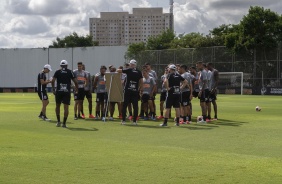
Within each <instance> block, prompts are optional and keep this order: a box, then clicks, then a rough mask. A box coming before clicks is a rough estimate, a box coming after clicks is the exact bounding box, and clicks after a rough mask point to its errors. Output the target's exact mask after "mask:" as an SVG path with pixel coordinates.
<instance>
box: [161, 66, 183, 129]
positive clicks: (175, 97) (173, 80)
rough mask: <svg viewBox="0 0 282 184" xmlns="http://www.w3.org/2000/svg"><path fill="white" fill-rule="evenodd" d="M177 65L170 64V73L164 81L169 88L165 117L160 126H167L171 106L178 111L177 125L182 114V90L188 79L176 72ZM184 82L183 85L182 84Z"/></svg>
mask: <svg viewBox="0 0 282 184" xmlns="http://www.w3.org/2000/svg"><path fill="white" fill-rule="evenodd" d="M176 69H177V68H176V66H175V65H170V66H169V74H168V75H167V77H166V79H165V81H164V83H165V87H166V89H167V98H166V102H165V103H166V105H165V106H166V107H165V108H166V111H165V118H164V121H163V124H160V126H167V121H168V118H169V112H170V109H171V107H172V106H173V107H174V108H175V113H176V124H175V125H176V126H179V116H180V110H179V107H180V90H181V89H182V88H183V87H184V86H185V85H187V83H188V82H187V80H185V79H184V78H183V77H182V76H181V75H179V74H177V73H176ZM181 82H182V85H181V84H180V83H181Z"/></svg>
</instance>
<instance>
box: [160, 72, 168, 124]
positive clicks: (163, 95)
mask: <svg viewBox="0 0 282 184" xmlns="http://www.w3.org/2000/svg"><path fill="white" fill-rule="evenodd" d="M167 74H168V67H166V68H165V72H164V74H163V75H162V76H161V81H162V90H161V95H160V113H161V115H160V116H159V117H158V119H163V118H164V113H163V112H164V102H165V99H166V92H167V91H166V87H165V85H164V81H165V79H166V76H167Z"/></svg>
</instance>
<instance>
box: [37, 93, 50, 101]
mask: <svg viewBox="0 0 282 184" xmlns="http://www.w3.org/2000/svg"><path fill="white" fill-rule="evenodd" d="M38 96H39V98H40V100H48V95H47V92H46V91H38Z"/></svg>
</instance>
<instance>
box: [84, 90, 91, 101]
mask: <svg viewBox="0 0 282 184" xmlns="http://www.w3.org/2000/svg"><path fill="white" fill-rule="evenodd" d="M84 96H85V97H86V98H87V99H92V93H91V91H85V90H84Z"/></svg>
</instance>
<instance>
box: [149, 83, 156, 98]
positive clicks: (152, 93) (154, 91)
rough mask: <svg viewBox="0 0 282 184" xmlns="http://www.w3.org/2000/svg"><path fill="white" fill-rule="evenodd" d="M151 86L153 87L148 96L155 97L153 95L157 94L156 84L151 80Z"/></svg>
mask: <svg viewBox="0 0 282 184" xmlns="http://www.w3.org/2000/svg"><path fill="white" fill-rule="evenodd" d="M152 85H153V89H152V91H151V94H150V96H151V97H152V96H155V94H156V93H157V83H156V81H155V80H154V79H152Z"/></svg>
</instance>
